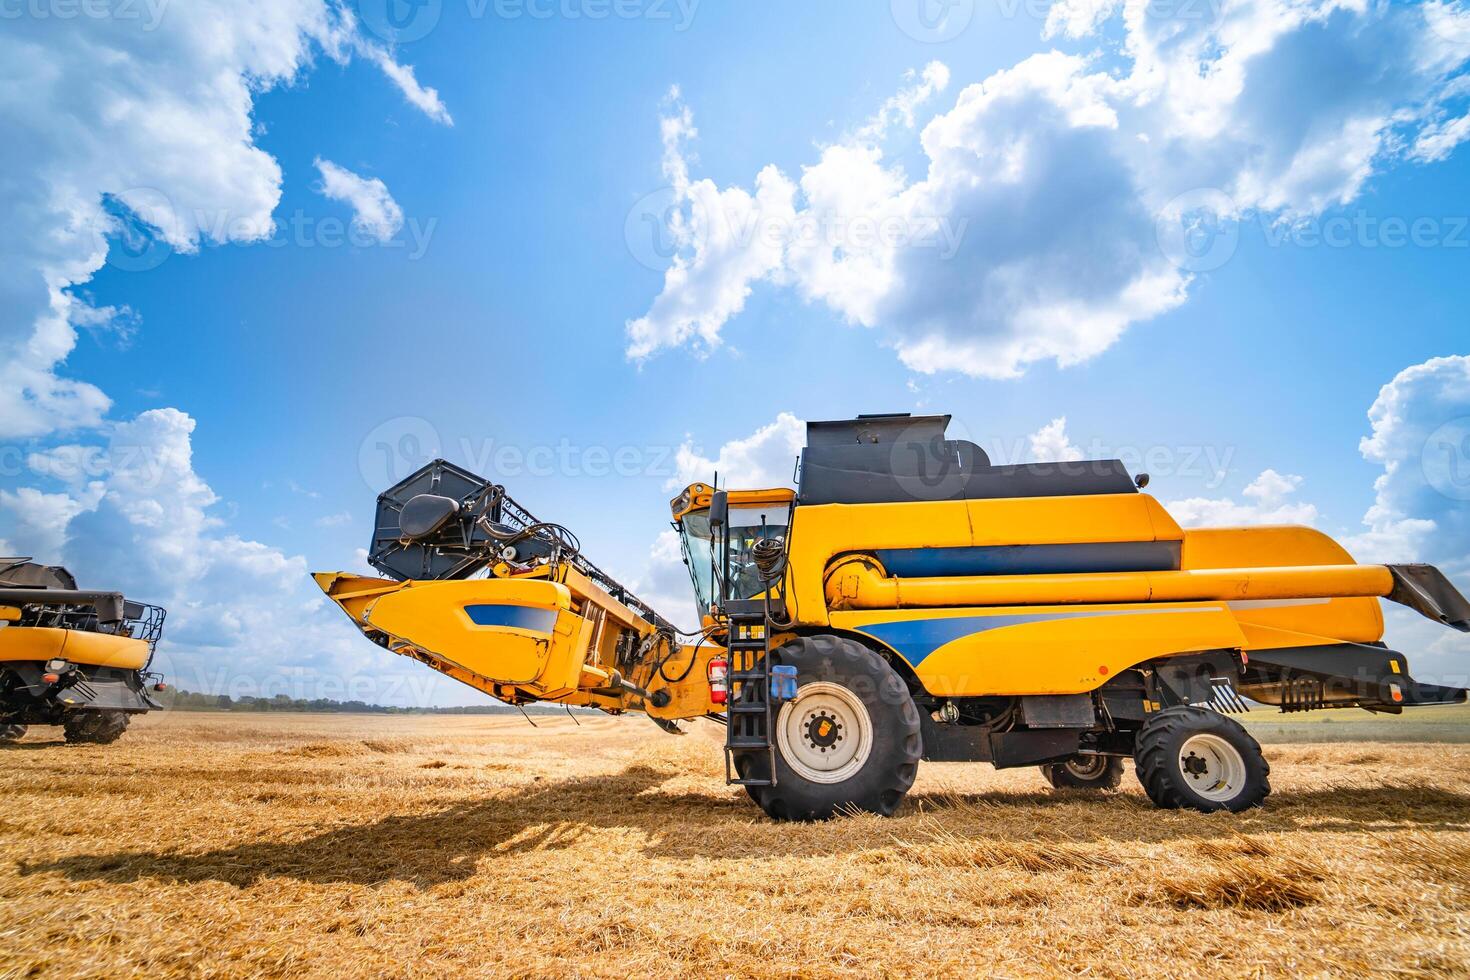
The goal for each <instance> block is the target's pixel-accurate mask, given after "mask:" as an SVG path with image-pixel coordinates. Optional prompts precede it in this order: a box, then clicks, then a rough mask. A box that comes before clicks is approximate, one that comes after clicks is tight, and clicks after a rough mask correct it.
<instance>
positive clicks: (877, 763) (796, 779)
mask: <svg viewBox="0 0 1470 980" xmlns="http://www.w3.org/2000/svg"><path fill="white" fill-rule="evenodd" d="M777 656H778V657H779V658H780V661H781V663H783V664H787V665H790V666H792V667H795V668H796V683H797V689H796V697H794V698H792V699H791V700H789V701H787V702H786V703H785V704H783V705H782V706H781V709H780V711H779V713H778V714H777V717H776V722H775V725H776V732H775V735H774V741H775V745H776V752H775V756H776V785H774V786H747V787H746V790H747V791H748V792H749V793H750V796H751V798H752V799H754V800H755V801H756V803H757V804H759V805H760V807H761V809H762V810H765V811H766V813H767V814H769V815H770V816H772V817H774V818H776V819H777V820H826V819H829V818H830V817H832V816H834V815H835V814H837V813H839V812H842V811H845V810H864V811H867V812H869V813H878V814H882V815H883V816H892V815H893V811H894V810H896V809H897V808H898V805H899V803H901V802H902V801H903V797H904V794H905V793H907V792H908V791H909V787H911V786H913V784H914V777H915V776H917V775H918V771H919V758H920V756H921V755H923V739H922V738H921V737H920V735H919V711H918V709H917V708H916V707H914V699H913V698H912V697H911V696H910V694H909V690H908V687H907V686H906V685H905V684H904V682H903V679H902V678H900V677H899V676H898V674H897V673H895V672H894V670H893V668H892V667H890V666H889V665H888V664H887V663H886V662H885V661H884V660H883V658H881V657H879V656H878V655H877V654H876V653H874V652H873V651H871V650H869V649H868V648H867V647H865V646H863V645H862V644H860V643H857V642H855V641H853V640H849V639H845V638H843V637H840V636H831V635H823V636H804V637H799V638H798V639H795V640H792V641H791V642H790V643H787V644H785V645H784V646H782V647H780V648H779V651H778V654H777ZM737 768H738V769H739V771H740V772H741V774H742V775H744V776H747V777H756V778H768V776H769V772H770V762H769V757H768V756H767V754H766V753H765V752H751V753H746V754H743V755H742V756H741V758H740V759H739V760H737Z"/></svg>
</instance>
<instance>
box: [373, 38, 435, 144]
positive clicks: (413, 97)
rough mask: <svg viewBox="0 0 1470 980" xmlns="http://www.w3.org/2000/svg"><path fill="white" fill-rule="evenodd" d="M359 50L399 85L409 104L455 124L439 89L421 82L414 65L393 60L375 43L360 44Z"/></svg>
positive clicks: (425, 113)
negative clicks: (415, 72)
mask: <svg viewBox="0 0 1470 980" xmlns="http://www.w3.org/2000/svg"><path fill="white" fill-rule="evenodd" d="M358 50H359V51H360V52H361V53H362V54H363V56H364V57H366V58H367V59H368V60H370V61H372V63H373V64H375V65H377V66H378V67H379V68H380V69H382V72H383V74H384V75H386V76H388V80H389V81H391V82H392V83H393V84H394V85H396V86H398V90H399V91H400V92H402V93H403V97H404V98H405V99H407V100H408V102H409V104H410V105H412V106H413V107H414V108H416V109H418V110H419V111H420V112H422V113H423V114H424V115H426V116H428V117H429V118H430V119H432V120H434V121H435V122H440V123H443V124H444V125H446V126H453V125H454V119H453V118H452V117H451V116H450V115H449V110H448V109H446V108H445V107H444V102H443V101H442V100H441V99H440V98H439V92H438V90H437V89H434V88H430V87H429V86H426V85H421V84H419V80H418V78H417V77H416V76H415V75H414V72H413V66H412V65H401V64H399V63H398V62H396V61H394V60H393V56H392V55H390V54H389V53H388V52H387V51H386V50H384V49H383V48H381V47H379V46H377V45H375V44H366V43H363V44H359V46H358Z"/></svg>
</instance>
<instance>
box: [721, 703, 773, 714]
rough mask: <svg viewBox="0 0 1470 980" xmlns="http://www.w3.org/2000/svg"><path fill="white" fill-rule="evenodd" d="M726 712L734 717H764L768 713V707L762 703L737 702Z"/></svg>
mask: <svg viewBox="0 0 1470 980" xmlns="http://www.w3.org/2000/svg"><path fill="white" fill-rule="evenodd" d="M725 710H726V711H727V712H728V713H729V714H732V715H763V714H765V713H766V706H765V704H764V703H763V702H760V701H736V702H735V703H734V704H732V705H729V706H728V707H727V708H726V709H725Z"/></svg>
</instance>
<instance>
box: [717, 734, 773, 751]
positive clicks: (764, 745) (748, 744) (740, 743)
mask: <svg viewBox="0 0 1470 980" xmlns="http://www.w3.org/2000/svg"><path fill="white" fill-rule="evenodd" d="M770 747H771V741H770V739H767V738H764V737H762V736H760V735H733V736H731V737H730V738H728V739H726V740H725V748H727V749H768V748H770Z"/></svg>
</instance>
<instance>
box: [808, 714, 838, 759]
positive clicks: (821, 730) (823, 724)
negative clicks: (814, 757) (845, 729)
mask: <svg viewBox="0 0 1470 980" xmlns="http://www.w3.org/2000/svg"><path fill="white" fill-rule="evenodd" d="M806 737H807V741H808V742H810V743H811V745H812V747H813V748H815V749H817V750H818V751H821V752H825V751H827V750H828V749H830V748H832V746H834V745H836V744H837V743H838V742H840V741H842V722H840V721H838V720H837V719H836V718H833V717H832V716H831V715H829V714H827V712H826V711H813V712H808V713H807V723H806Z"/></svg>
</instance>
